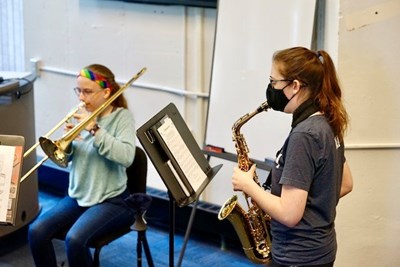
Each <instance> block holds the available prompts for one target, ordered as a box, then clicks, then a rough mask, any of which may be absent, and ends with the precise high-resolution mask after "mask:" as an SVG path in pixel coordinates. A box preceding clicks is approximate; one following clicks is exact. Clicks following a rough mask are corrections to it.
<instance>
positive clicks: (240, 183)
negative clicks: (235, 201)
mask: <svg viewBox="0 0 400 267" xmlns="http://www.w3.org/2000/svg"><path fill="white" fill-rule="evenodd" d="M255 171H256V164H253V165H252V166H251V168H250V169H249V170H248V171H247V172H246V171H243V170H241V169H240V168H239V167H238V166H235V167H234V168H233V174H232V186H233V190H234V191H242V192H245V193H247V192H248V190H249V188H250V186H251V185H252V184H254V185H255V184H256V183H255V182H254V179H253V177H254V173H255Z"/></svg>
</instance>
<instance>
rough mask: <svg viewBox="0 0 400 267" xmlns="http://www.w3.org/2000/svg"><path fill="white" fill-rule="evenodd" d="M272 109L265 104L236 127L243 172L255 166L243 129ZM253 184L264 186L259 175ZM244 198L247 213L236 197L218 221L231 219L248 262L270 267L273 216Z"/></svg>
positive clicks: (219, 215)
mask: <svg viewBox="0 0 400 267" xmlns="http://www.w3.org/2000/svg"><path fill="white" fill-rule="evenodd" d="M268 108H270V107H269V106H268V103H267V101H265V102H264V103H262V104H261V105H260V106H259V107H258V108H257V109H256V110H255V111H254V112H252V113H248V114H246V115H244V116H243V117H241V118H240V119H239V120H237V121H236V122H235V123H234V125H233V127H232V134H233V141H234V142H235V148H236V152H237V159H238V166H239V168H240V169H241V170H243V171H248V170H249V169H250V168H251V166H252V165H253V162H252V161H251V160H250V159H249V156H248V153H249V149H248V147H247V144H246V140H245V139H244V137H243V135H242V134H241V133H240V128H241V127H242V126H243V125H244V124H245V123H246V122H248V121H249V120H250V119H251V118H253V117H254V116H255V115H257V114H258V113H260V112H263V111H267V110H268ZM253 180H254V181H255V182H256V183H257V184H258V185H260V183H259V181H258V177H257V174H256V173H254V176H253ZM243 194H244V197H245V199H246V203H247V206H248V210H247V211H245V210H244V209H243V208H242V207H241V206H240V204H239V203H238V197H237V195H233V196H232V197H231V198H229V199H228V200H227V201H226V202H225V203H224V205H223V206H222V207H221V209H220V211H219V213H218V219H219V220H224V219H225V218H227V219H228V220H229V221H230V222H231V224H232V225H233V227H234V229H235V231H236V233H237V235H238V236H239V239H240V242H241V244H242V247H243V250H244V252H245V254H246V256H247V258H249V259H250V260H251V261H252V262H254V263H257V264H267V263H269V262H270V261H271V245H272V242H271V234H270V216H269V215H268V214H266V213H265V212H264V211H263V210H262V209H260V208H259V207H258V205H257V203H255V201H253V200H252V199H251V198H249V197H248V195H247V194H245V193H243ZM249 199H250V200H249Z"/></svg>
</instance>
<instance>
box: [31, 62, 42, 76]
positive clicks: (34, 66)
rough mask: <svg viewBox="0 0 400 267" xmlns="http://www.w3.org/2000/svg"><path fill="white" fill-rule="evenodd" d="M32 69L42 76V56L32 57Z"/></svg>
mask: <svg viewBox="0 0 400 267" xmlns="http://www.w3.org/2000/svg"><path fill="white" fill-rule="evenodd" d="M30 62H31V71H32V73H33V74H35V76H36V77H40V65H41V63H42V60H41V59H40V58H31V59H30Z"/></svg>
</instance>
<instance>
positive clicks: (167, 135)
mask: <svg viewBox="0 0 400 267" xmlns="http://www.w3.org/2000/svg"><path fill="white" fill-rule="evenodd" d="M157 131H158V133H159V134H160V135H161V137H162V139H163V140H164V142H165V144H166V145H167V147H168V149H169V150H170V152H171V154H172V155H173V156H174V158H175V160H176V162H177V163H178V165H179V166H180V168H181V169H182V172H183V173H184V175H185V176H186V178H187V180H188V181H189V183H190V185H191V186H192V188H193V190H194V191H197V190H198V189H199V187H200V186H201V185H202V183H203V182H204V181H205V180H206V179H207V175H206V173H205V172H204V171H203V170H202V169H201V167H200V166H199V164H198V163H197V161H196V159H195V158H194V157H193V155H192V153H190V151H189V148H188V147H187V146H186V144H185V142H184V140H183V139H182V136H181V135H180V134H179V132H178V130H177V129H176V127H175V125H174V123H173V121H172V119H171V118H169V117H166V118H165V119H164V121H163V124H162V125H161V126H160V127H159V128H158V129H157ZM178 181H179V180H178Z"/></svg>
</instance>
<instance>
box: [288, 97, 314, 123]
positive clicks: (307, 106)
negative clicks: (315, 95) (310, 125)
mask: <svg viewBox="0 0 400 267" xmlns="http://www.w3.org/2000/svg"><path fill="white" fill-rule="evenodd" d="M318 111H319V108H318V106H317V104H316V103H315V102H314V101H313V99H308V100H306V101H304V102H303V103H302V104H301V105H300V106H299V107H298V108H297V109H296V110H295V111H294V112H293V120H292V129H293V128H294V127H296V126H297V124H299V123H300V122H302V121H304V120H305V119H307V118H308V117H310V116H311V115H312V114H314V113H316V112H318Z"/></svg>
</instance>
